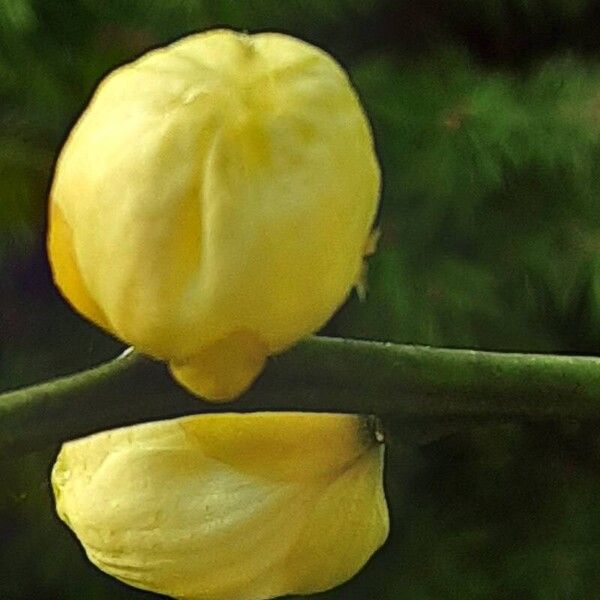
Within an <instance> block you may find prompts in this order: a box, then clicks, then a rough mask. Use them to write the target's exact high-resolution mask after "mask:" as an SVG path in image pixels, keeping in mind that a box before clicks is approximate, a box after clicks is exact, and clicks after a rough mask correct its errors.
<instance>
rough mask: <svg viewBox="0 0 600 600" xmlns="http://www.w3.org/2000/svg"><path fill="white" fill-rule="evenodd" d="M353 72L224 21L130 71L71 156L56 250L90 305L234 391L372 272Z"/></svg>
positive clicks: (370, 170)
mask: <svg viewBox="0 0 600 600" xmlns="http://www.w3.org/2000/svg"><path fill="white" fill-rule="evenodd" d="M379 183H380V177H379V167H378V163H377V158H376V156H375V152H374V148H373V140H372V136H371V131H370V128H369V124H368V121H367V119H366V117H365V115H364V113H363V110H362V108H361V105H360V102H359V100H358V98H357V96H356V93H355V91H354V90H353V88H352V86H351V84H350V82H349V80H348V77H347V75H346V74H345V72H344V71H343V69H342V68H341V67H340V66H339V65H338V64H337V63H336V62H335V61H334V60H333V59H332V58H331V57H330V56H329V55H328V54H326V53H325V52H323V51H322V50H319V49H318V48H315V47H314V46H311V45H309V44H307V43H304V42H301V41H299V40H296V39H294V38H291V37H288V36H285V35H281V34H275V33H263V34H257V35H246V34H240V33H235V32H232V31H225V30H218V31H210V32H206V33H200V34H197V35H192V36H190V37H187V38H184V39H183V40H181V41H179V42H177V43H174V44H172V45H171V46H168V47H166V48H162V49H159V50H155V51H152V52H150V53H148V54H146V55H145V56H143V57H142V58H140V59H139V60H137V61H135V62H133V63H131V64H128V65H126V66H124V67H121V68H119V69H117V70H116V71H115V72H114V73H112V74H110V75H109V76H108V77H107V78H106V79H105V80H104V81H103V82H102V83H101V84H100V85H99V87H98V89H97V91H96V93H95V94H94V96H93V98H92V100H91V102H90V105H89V106H88V108H87V109H86V110H85V111H84V113H83V115H82V116H81V118H80V120H79V121H78V123H77V124H76V125H75V127H74V129H73V131H72V132H71V134H70V136H69V138H68V140H67V142H66V144H65V147H64V148H63V150H62V153H61V155H60V157H59V160H58V162H57V166H56V173H55V178H54V182H53V185H52V190H51V200H50V229H49V239H48V247H49V255H50V260H51V263H52V268H53V273H54V278H55V281H56V283H57V285H58V286H59V288H60V289H61V291H62V293H63V294H64V295H65V296H66V298H68V299H69V300H70V302H71V303H72V304H73V305H74V306H75V307H76V308H77V309H78V310H79V311H80V312H81V313H83V314H84V315H85V316H86V317H88V318H89V319H91V320H92V321H94V322H95V323H97V324H98V325H100V326H102V327H104V328H105V329H107V330H108V331H110V332H112V333H113V334H114V335H116V336H117V337H119V338H121V339H122V340H125V341H126V342H127V343H129V344H131V345H133V346H135V347H137V348H138V349H139V350H141V351H142V352H145V353H147V354H150V355H152V356H154V357H157V358H160V359H163V360H166V361H168V362H169V364H170V367H171V370H172V372H173V374H174V376H175V377H176V378H177V379H178V380H179V381H180V382H181V383H182V384H183V385H185V386H186V387H188V388H189V389H190V390H191V391H192V392H194V393H197V394H199V395H202V396H204V397H207V398H212V399H228V398H232V397H235V396H237V395H239V394H240V393H241V392H242V391H244V390H245V389H246V388H247V387H248V386H249V385H250V384H251V383H252V381H253V380H254V379H255V378H256V376H257V375H258V374H259V373H260V371H261V370H262V368H263V366H264V362H265V360H266V357H267V356H268V355H270V354H273V353H277V352H280V351H282V350H284V349H285V348H287V347H289V346H290V345H292V344H294V343H295V342H296V341H298V340H299V339H300V338H302V337H305V336H306V335H308V334H310V333H312V332H314V331H316V330H317V329H318V328H319V327H321V326H322V325H323V324H324V323H325V322H326V321H327V320H328V319H329V317H330V316H331V315H332V313H333V312H334V311H335V310H336V309H337V308H338V307H339V306H340V304H341V303H342V302H343V301H344V299H345V298H346V297H347V295H348V293H349V292H350V290H351V289H352V287H353V286H354V285H356V284H357V283H358V282H359V280H360V275H361V267H362V260H363V254H364V250H365V247H366V245H367V244H368V240H369V234H370V231H371V227H372V223H373V219H374V215H375V211H376V207H377V201H378V195H379Z"/></svg>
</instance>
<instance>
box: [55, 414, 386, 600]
mask: <svg viewBox="0 0 600 600" xmlns="http://www.w3.org/2000/svg"><path fill="white" fill-rule="evenodd" d="M382 469H383V446H382V445H381V444H380V443H378V441H377V440H376V439H375V438H374V436H373V432H372V431H369V429H368V427H366V426H365V419H364V418H361V417H357V416H351V415H333V414H320V415H319V414H311V413H280V414H275V413H255V414H250V415H241V414H219V415H208V416H207V415H204V416H193V417H184V418H179V419H173V420H169V421H161V422H157V423H148V424H143V425H137V426H133V427H126V428H123V429H118V430H114V431H108V432H103V433H99V434H96V435H92V436H90V437H87V438H83V439H80V440H76V441H73V442H68V443H66V444H64V446H63V447H62V450H61V452H60V454H59V456H58V459H57V462H56V464H55V466H54V469H53V471H52V484H53V488H54V493H55V497H56V506H57V511H58V514H59V516H60V517H61V519H63V520H64V521H65V523H67V524H68V525H69V527H70V528H71V529H72V530H73V531H74V532H75V534H76V535H77V537H78V538H79V540H80V541H81V543H82V544H83V547H84V549H85V551H86V553H87V555H88V557H89V559H90V560H91V561H92V562H93V563H94V564H95V565H97V566H98V567H99V568H100V569H102V570H103V571H105V572H107V573H109V574H110V575H113V576H114V577H117V578H118V579H120V580H122V581H124V582H126V583H129V584H130V585H133V586H135V587H138V588H142V589H146V590H151V591H154V592H157V593H161V594H166V595H169V596H173V597H176V598H182V599H188V600H192V599H193V600H261V599H266V598H275V597H278V596H282V595H286V594H310V593H316V592H319V591H322V590H326V589H329V588H331V587H333V586H336V585H338V584H340V583H342V582H344V581H346V580H347V579H349V578H350V577H352V576H353V575H354V574H355V573H356V572H357V571H358V570H359V569H360V568H361V567H362V566H363V565H364V564H365V562H366V561H367V560H368V559H369V557H370V556H371V555H372V554H373V552H375V550H377V548H379V546H381V544H382V543H383V542H384V541H385V539H386V537H387V534H388V512H387V506H386V502H385V497H384V492H383V487H382Z"/></svg>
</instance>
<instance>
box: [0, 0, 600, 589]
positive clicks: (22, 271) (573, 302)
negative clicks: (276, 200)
mask: <svg viewBox="0 0 600 600" xmlns="http://www.w3.org/2000/svg"><path fill="white" fill-rule="evenodd" d="M599 23H600V6H599V5H598V3H596V2H591V1H588V0H545V1H544V0H446V1H445V2H439V0H421V1H420V2H409V1H408V0H398V1H391V0H389V1H384V0H337V1H335V0H302V1H301V0H288V1H286V2H283V1H281V0H265V1H260V2H259V1H241V0H240V1H235V0H229V1H227V0H221V1H218V0H213V1H209V0H206V1H202V0H171V1H168V0H162V1H161V0H145V1H142V0H129V1H127V0H120V1H118V0H103V1H102V2H98V1H97V0H72V1H62V2H61V1H58V0H56V1H53V0H0V390H1V389H9V388H13V387H16V386H20V385H24V384H27V383H32V382H35V381H39V380H42V379H44V378H47V377H50V376H54V375H58V374H63V373H68V372H71V371H73V370H76V369H79V368H84V367H87V366H91V365H93V364H96V363H97V362H99V361H101V360H104V359H107V358H109V357H112V356H114V355H115V354H116V353H117V352H119V350H120V348H121V346H120V344H118V343H117V342H115V341H114V340H112V339H110V338H108V337H106V336H105V335H103V334H102V333H100V332H99V331H98V330H96V329H95V328H93V327H91V326H90V325H88V324H87V323H85V322H84V321H83V320H82V319H80V318H79V317H78V316H76V315H75V314H74V313H72V312H71V310H70V309H69V308H68V306H67V305H66V304H65V303H64V302H63V301H62V300H61V298H60V297H59V296H58V294H57V292H56V291H55V290H54V289H53V287H52V284H51V280H50V276H49V270H48V266H47V264H46V257H45V254H44V228H45V204H46V193H47V189H48V184H49V181H50V178H51V173H52V168H53V161H54V159H55V157H56V154H57V151H58V149H59V148H60V145H61V143H62V142H63V140H64V138H65V135H66V133H67V132H68V130H69V128H70V126H71V125H72V124H73V122H74V120H75V119H76V118H77V115H78V113H79V112H80V111H81V110H82V108H83V107H84V105H85V103H86V101H87V100H88V99H89V97H90V94H91V93H92V91H93V89H94V86H95V84H96V83H97V81H98V80H99V79H100V78H101V77H102V76H103V75H105V74H106V73H107V72H108V71H110V70H111V69H112V68H114V67H115V66H116V65H119V64H121V63H122V62H124V61H128V60H131V59H132V58H134V57H136V56H137V55H139V54H140V53H142V52H144V51H146V50H147V49H149V48H151V47H153V46H156V45H160V44H163V43H166V42H168V41H171V40H174V39H175V38H177V37H179V36H181V35H184V34H186V33H188V32H192V31H197V30H201V29H206V28H210V27H215V26H230V27H234V28H237V29H242V30H248V31H263V30H277V31H283V32H287V33H291V34H293V35H295V36H298V37H301V38H303V39H305V40H308V41H310V42H313V43H315V44H317V45H319V46H321V47H323V48H325V49H326V50H328V51H329V52H331V53H332V54H333V55H334V56H336V57H337V58H338V60H340V61H341V62H342V64H343V65H344V66H345V67H346V68H347V69H348V70H349V71H350V73H351V75H352V79H353V81H354V82H355V84H356V86H357V88H358V90H359V93H360V95H361V97H362V99H363V101H364V103H365V105H366V107H367V111H368V113H369V115H370V117H371V119H372V123H373V126H374V130H375V135H376V141H377V146H378V151H379V155H380V158H381V162H382V166H383V173H384V191H383V203H382V209H381V215H380V224H381V230H382V237H381V242H380V248H379V252H378V253H377V255H376V256H375V257H374V258H373V259H372V260H371V262H370V266H369V284H370V285H369V289H370V293H369V295H368V298H367V301H366V302H364V303H361V302H359V301H358V300H357V298H353V299H351V301H350V302H349V303H348V304H347V305H346V306H345V307H344V308H343V309H342V310H341V311H340V313H339V314H338V315H337V316H336V317H335V318H334V319H333V321H332V322H331V323H330V324H329V325H328V326H327V328H326V332H327V333H329V334H336V335H344V336H349V337H361V338H370V339H381V340H393V341H398V342H410V343H424V344H433V345H446V346H457V347H458V346H460V347H476V348H484V349H507V350H535V351H551V352H569V353H587V354H599V353H600V208H599V198H600V179H599V177H598V175H597V173H598V166H600V27H598V24H599ZM597 431H598V423H577V422H568V423H543V424H539V423H538V424H534V423H523V424H515V425H489V426H480V427H479V428H477V429H469V430H465V431H463V432H459V433H454V434H452V435H449V436H446V437H443V438H440V439H437V440H434V441H431V442H430V443H427V444H425V445H421V446H416V445H412V444H411V443H409V441H408V439H409V438H408V437H407V441H406V442H405V443H403V440H402V439H397V440H395V441H394V442H393V443H392V445H391V447H390V448H389V450H388V463H387V485H388V496H389V498H390V503H391V508H392V520H393V533H392V536H391V538H390V541H389V542H388V544H387V546H386V547H385V548H384V550H382V551H381V552H380V553H378V554H377V555H376V556H375V557H374V559H373V560H372V561H371V563H370V564H369V565H368V567H367V568H366V569H364V571H363V572H362V573H361V574H360V575H359V576H358V577H357V578H355V579H354V580H353V581H351V582H350V583H348V584H347V585H346V586H344V587H342V588H340V589H338V590H335V591H333V592H330V593H328V594H323V595H322V596H320V597H322V598H324V599H325V598H331V599H334V598H335V599H339V600H341V599H346V600H352V599H367V600H379V599H382V600H386V599H399V600H404V599H406V600H430V599H431V600H435V599H441V600H447V599H457V600H470V599H480V598H481V599H487V598H492V599H495V598H498V599H505V598H507V599H517V600H518V599H540V600H554V599H557V600H558V599H561V600H562V599H571V598H573V599H584V600H585V599H592V600H593V599H596V598H598V597H600V591H599V590H600V569H598V567H597V564H598V562H600V445H599V442H598V436H597ZM56 450H57V448H54V447H53V448H48V449H47V451H45V452H40V453H36V454H31V455H28V456H25V457H22V458H14V457H7V456H0V477H1V480H2V487H1V488H0V600H29V599H42V600H43V599H49V600H62V599H69V600H75V599H80V598H82V597H85V598H90V599H98V600H99V599H108V598H110V599H117V600H118V599H121V598H123V599H125V598H151V597H155V596H152V595H150V594H144V593H142V592H137V591H135V590H133V589H131V588H127V587H125V586H122V585H120V584H119V583H117V582H114V581H112V580H111V579H109V578H108V577H106V576H104V575H103V574H101V573H99V572H98V571H96V570H95V569H94V568H93V567H91V566H90V565H88V563H87V562H86V560H85V559H84V557H83V555H82V552H81V550H80V548H79V546H78V544H77V543H76V541H75V540H74V538H73V537H72V536H71V534H70V533H69V532H68V531H67V530H66V528H64V527H63V526H62V525H61V524H59V523H58V520H57V519H56V517H55V516H54V514H53V507H52V501H51V496H50V490H49V486H48V473H49V469H50V466H51V464H52V460H53V458H54V456H55V453H56Z"/></svg>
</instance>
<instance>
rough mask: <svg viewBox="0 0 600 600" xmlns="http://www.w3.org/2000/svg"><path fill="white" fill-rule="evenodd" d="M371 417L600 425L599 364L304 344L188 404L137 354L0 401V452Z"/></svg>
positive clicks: (159, 367)
mask: <svg viewBox="0 0 600 600" xmlns="http://www.w3.org/2000/svg"><path fill="white" fill-rule="evenodd" d="M258 410H300V411H320V412H356V413H374V414H378V415H379V416H381V417H384V418H388V419H390V420H393V421H394V422H395V423H398V422H415V421H419V422H426V423H433V422H439V421H453V420H460V421H464V420H465V419H466V420H507V419H526V420H531V419H551V418H576V419H585V418H600V359H597V358H590V357H571V356H555V355H539V354H538V355H536V354H511V353H499V352H478V351H473V350H450V349H442V348H429V347H423V346H404V345H394V344H381V343H376V342H364V341H353V340H342V339H333V338H322V337H320V338H311V339H309V340H306V341H304V342H302V343H300V344H298V345H297V346H295V347H294V348H292V349H291V350H289V351H288V352H285V353H284V354H281V355H280V356H277V357H273V358H272V359H271V360H270V361H269V365H268V367H267V369H266V370H265V372H264V374H263V375H262V376H261V377H260V379H259V380H258V381H257V382H256V384H255V385H254V386H253V387H252V388H251V389H250V390H249V391H248V392H246V393H245V394H244V395H243V396H242V397H240V398H239V399H237V400H235V401H233V402H229V403H224V404H214V403H209V402H204V401H202V400H198V399H197V398H194V397H192V396H190V395H189V394H187V393H186V392H185V391H184V390H183V389H182V388H180V387H179V386H177V385H176V384H175V383H174V382H173V381H172V380H171V378H170V376H169V374H168V373H167V371H166V368H165V366H164V364H162V363H159V362H155V361H153V360H151V359H149V358H146V357H144V356H141V355H139V354H136V353H134V352H132V353H130V354H128V355H126V356H123V357H120V358H117V359H115V360H112V361H110V362H108V363H105V364H103V365H101V366H99V367H96V368H93V369H90V370H88V371H85V372H82V373H77V374H75V375H71V376H68V377H63V378H60V379H56V380H53V381H48V382H46V383H42V384H39V385H35V386H32V387H29V388H24V389H20V390H16V391H13V392H7V393H4V394H1V395H0V450H1V451H2V452H3V453H4V452H7V451H8V450H19V451H21V450H33V449H36V448H41V447H43V446H45V445H47V444H49V443H58V442H60V441H62V440H65V439H70V438H73V437H78V436H82V435H85V434H88V433H91V432H94V431H98V430H102V429H109V428H112V427H116V426H120V425H125V424H131V423H137V422H141V421H148V420H152V419H160V418H169V417H175V416H179V415H183V414H191V413H206V412H216V411H217V412H248V411H258Z"/></svg>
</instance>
